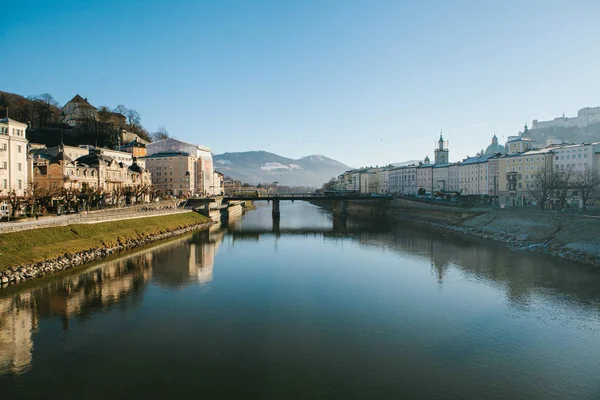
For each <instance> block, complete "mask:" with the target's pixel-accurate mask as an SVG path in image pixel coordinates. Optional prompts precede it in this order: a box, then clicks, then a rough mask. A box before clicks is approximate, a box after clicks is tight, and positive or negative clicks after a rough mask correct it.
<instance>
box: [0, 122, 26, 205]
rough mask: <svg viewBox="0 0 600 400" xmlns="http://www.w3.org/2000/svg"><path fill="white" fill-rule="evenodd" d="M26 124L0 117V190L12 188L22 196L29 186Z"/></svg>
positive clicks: (5, 191)
mask: <svg viewBox="0 0 600 400" xmlns="http://www.w3.org/2000/svg"><path fill="white" fill-rule="evenodd" d="M26 131H27V125H26V124H24V123H21V122H18V121H15V120H13V119H10V118H2V119H0V192H1V193H2V195H6V194H7V193H8V192H12V191H13V190H14V191H15V192H16V194H17V196H24V195H25V191H26V190H27V189H28V187H29V170H28V169H29V166H28V161H27V159H28V158H27V135H26Z"/></svg>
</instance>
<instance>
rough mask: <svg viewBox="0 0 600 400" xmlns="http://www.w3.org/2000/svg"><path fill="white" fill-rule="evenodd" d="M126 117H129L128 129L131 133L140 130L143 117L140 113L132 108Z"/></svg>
mask: <svg viewBox="0 0 600 400" xmlns="http://www.w3.org/2000/svg"><path fill="white" fill-rule="evenodd" d="M125 117H127V127H128V129H129V131H130V132H135V131H136V130H137V129H138V128H140V121H141V117H140V113H139V112H137V111H135V110H134V109H132V108H130V109H128V110H127V114H125Z"/></svg>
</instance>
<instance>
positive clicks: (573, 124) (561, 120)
mask: <svg viewBox="0 0 600 400" xmlns="http://www.w3.org/2000/svg"><path fill="white" fill-rule="evenodd" d="M597 123H600V107H585V108H582V109H580V110H579V111H577V116H576V117H565V114H564V113H563V115H562V117H557V118H554V119H553V120H552V121H538V120H537V119H534V120H533V124H532V125H531V128H532V129H543V128H584V127H586V126H588V125H591V124H597Z"/></svg>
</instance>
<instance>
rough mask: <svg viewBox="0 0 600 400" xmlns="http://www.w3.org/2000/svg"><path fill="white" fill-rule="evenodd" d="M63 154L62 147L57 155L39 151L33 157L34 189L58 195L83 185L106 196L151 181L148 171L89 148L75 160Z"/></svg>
mask: <svg viewBox="0 0 600 400" xmlns="http://www.w3.org/2000/svg"><path fill="white" fill-rule="evenodd" d="M67 154H68V150H67V149H65V150H62V151H59V152H58V154H57V155H49V154H45V153H40V154H37V155H36V156H35V157H34V158H33V182H34V183H35V184H36V186H37V188H38V189H45V190H47V191H48V193H49V194H50V195H52V196H54V197H60V196H61V194H62V193H63V192H64V191H65V190H68V191H74V190H79V189H82V188H84V187H85V186H87V187H88V188H90V189H93V190H100V191H102V192H103V193H105V194H106V196H107V197H108V198H110V197H111V196H112V194H113V193H114V192H115V191H124V190H125V189H126V188H127V187H136V186H145V187H147V188H148V189H149V188H150V186H151V184H152V178H151V174H150V172H149V171H147V170H145V169H144V168H142V167H140V166H139V165H137V164H133V165H127V164H124V163H122V162H117V161H116V160H115V159H113V158H111V157H109V156H106V155H103V154H101V153H100V151H99V150H90V151H89V152H88V154H86V155H84V156H81V157H79V158H77V159H75V160H73V159H71V158H70V157H69V156H68V155H67Z"/></svg>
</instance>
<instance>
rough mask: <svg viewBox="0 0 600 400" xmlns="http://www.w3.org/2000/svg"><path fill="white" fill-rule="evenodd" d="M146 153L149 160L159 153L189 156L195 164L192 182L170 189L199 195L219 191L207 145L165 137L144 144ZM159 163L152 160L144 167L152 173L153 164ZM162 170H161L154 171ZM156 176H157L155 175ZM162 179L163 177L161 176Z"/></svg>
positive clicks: (212, 193)
mask: <svg viewBox="0 0 600 400" xmlns="http://www.w3.org/2000/svg"><path fill="white" fill-rule="evenodd" d="M146 150H147V155H146V157H145V158H146V159H147V160H149V159H150V158H153V157H154V156H159V157H158V158H161V157H160V154H167V155H168V154H179V155H181V156H185V155H187V156H189V157H191V158H192V159H193V160H194V163H195V164H196V165H195V167H194V179H193V180H194V182H193V184H190V185H188V188H187V189H185V185H184V184H182V185H181V186H182V188H178V187H173V188H172V190H177V191H178V190H179V189H185V191H190V190H191V194H192V195H201V196H209V195H214V194H217V193H218V192H219V185H218V184H215V182H214V181H213V179H214V165H213V158H212V154H211V153H210V149H209V148H208V147H203V146H199V145H196V144H191V143H186V142H183V141H181V140H177V139H172V138H169V139H165V140H159V141H157V142H153V143H149V144H147V145H146ZM158 164H159V163H157V162H152V163H147V164H146V167H147V168H148V169H149V170H150V171H151V172H152V173H153V174H154V172H155V171H154V170H153V168H154V166H157V165H158ZM156 172H163V171H156ZM157 178H158V177H157ZM163 179H164V177H163ZM161 183H163V184H164V183H167V182H164V181H163V182H161Z"/></svg>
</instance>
